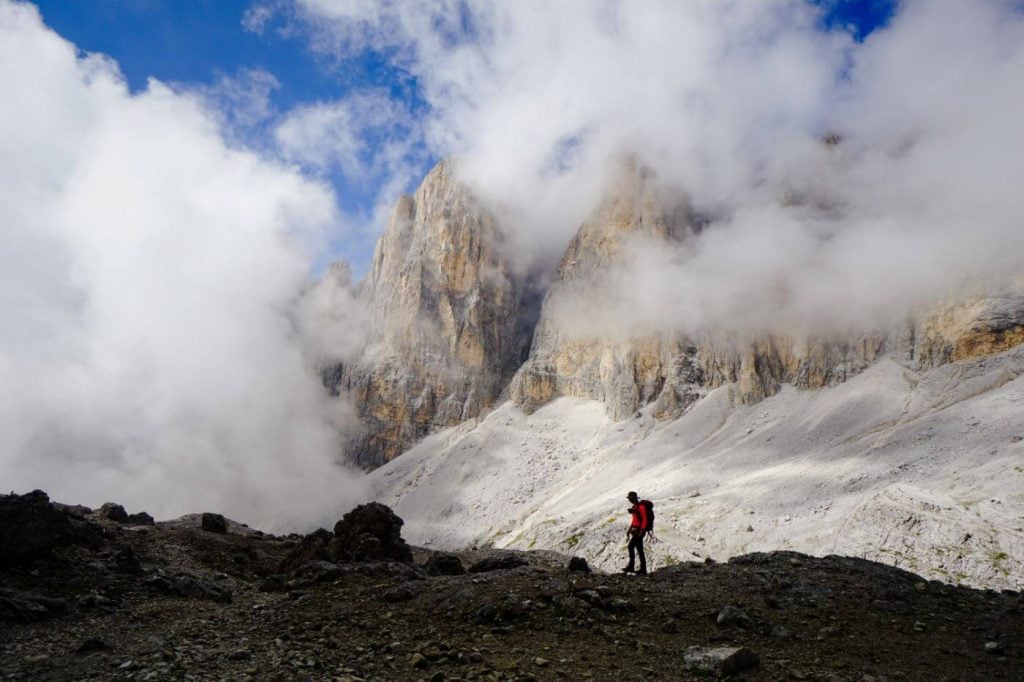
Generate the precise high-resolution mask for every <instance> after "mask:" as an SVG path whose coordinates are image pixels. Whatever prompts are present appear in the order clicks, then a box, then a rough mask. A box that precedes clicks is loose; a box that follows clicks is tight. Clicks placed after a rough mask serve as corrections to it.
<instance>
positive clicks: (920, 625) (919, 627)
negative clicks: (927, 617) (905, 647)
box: [914, 621, 928, 632]
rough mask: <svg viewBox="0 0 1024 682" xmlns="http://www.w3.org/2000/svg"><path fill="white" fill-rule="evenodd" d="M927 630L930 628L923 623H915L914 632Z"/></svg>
mask: <svg viewBox="0 0 1024 682" xmlns="http://www.w3.org/2000/svg"><path fill="white" fill-rule="evenodd" d="M926 629H928V626H927V625H925V624H924V623H922V622H921V621H916V622H915V623H914V632H924V631H925V630H926Z"/></svg>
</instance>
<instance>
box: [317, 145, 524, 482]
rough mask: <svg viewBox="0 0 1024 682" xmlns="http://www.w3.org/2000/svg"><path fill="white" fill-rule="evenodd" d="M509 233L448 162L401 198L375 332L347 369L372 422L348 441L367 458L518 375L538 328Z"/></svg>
mask: <svg viewBox="0 0 1024 682" xmlns="http://www.w3.org/2000/svg"><path fill="white" fill-rule="evenodd" d="M500 240H501V236H500V234H499V232H498V228H497V224H496V222H495V220H494V218H493V217H492V216H490V215H489V214H488V213H487V212H486V211H484V210H483V209H482V208H481V207H480V205H479V204H478V203H477V202H476V201H475V200H474V199H473V197H472V196H470V194H469V193H468V192H467V191H466V189H465V188H464V187H462V186H461V185H460V184H459V183H458V182H457V181H455V180H454V179H453V177H452V174H451V170H450V168H449V167H448V163H447V162H444V161H442V162H441V163H439V164H438V165H437V166H436V167H435V168H434V169H433V170H432V171H431V172H430V173H429V174H428V175H427V177H426V178H425V179H424V181H423V183H422V185H421V186H420V187H419V189H418V190H417V191H416V193H415V194H414V195H413V196H403V197H401V198H400V199H399V200H398V202H397V204H396V206H395V209H394V211H393V213H392V215H391V219H390V222H389V223H388V226H387V229H386V230H385V232H384V234H383V235H382V236H381V238H380V241H379V242H378V243H377V247H376V250H375V252H374V257H373V264H372V266H371V269H370V272H369V274H368V275H367V278H366V280H365V281H364V282H363V283H362V284H361V286H360V290H359V292H358V296H359V297H360V298H362V299H363V301H364V302H365V304H366V306H367V308H368V309H369V317H370V323H369V324H370V330H369V332H370V333H369V336H368V339H369V340H368V341H367V342H366V343H365V345H364V346H363V347H362V348H361V349H360V350H359V352H358V353H357V355H356V357H355V358H354V359H353V360H352V361H351V362H350V363H348V364H347V365H345V366H344V367H342V368H340V371H338V372H336V374H337V375H339V377H338V382H337V385H336V386H335V388H336V389H340V390H344V391H346V392H348V393H349V394H350V396H351V397H352V398H353V400H354V402H355V404H356V407H357V411H358V414H359V416H360V418H361V420H362V422H363V430H362V432H361V434H360V436H359V437H358V438H357V439H356V440H355V442H353V443H352V444H351V446H350V448H349V453H350V457H351V458H352V459H353V460H354V461H355V462H356V463H357V464H359V465H361V466H370V467H373V466H379V465H380V464H383V463H384V462H387V461H388V460H391V459H393V458H394V457H396V456H397V455H399V454H401V453H402V452H403V451H404V450H406V449H407V448H408V447H410V446H411V445H412V444H413V443H415V442H416V441H417V440H419V439H420V438H422V437H423V436H424V435H426V434H427V433H429V432H431V431H433V430H436V429H438V428H443V427H446V426H452V425H455V424H458V423H460V422H462V421H465V420H467V419H471V418H473V417H475V416H477V415H479V414H480V413H481V411H482V410H485V409H486V408H488V407H491V406H492V405H493V404H494V402H495V400H496V398H497V397H498V394H499V393H500V392H501V390H502V389H503V388H504V387H505V385H506V384H507V383H508V380H509V379H510V377H511V376H512V374H513V373H514V372H515V370H516V368H517V367H518V365H519V363H520V361H521V359H522V356H523V354H524V350H525V348H526V344H527V343H528V336H527V335H525V334H524V333H523V332H522V330H521V328H520V311H521V310H522V307H523V306H522V305H521V293H520V289H519V287H518V286H517V284H516V282H515V281H514V280H513V278H512V276H511V274H510V269H509V267H508V264H507V262H506V260H505V259H504V257H503V256H502V254H501V249H500Z"/></svg>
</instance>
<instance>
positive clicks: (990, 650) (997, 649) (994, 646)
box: [985, 642, 1003, 654]
mask: <svg viewBox="0 0 1024 682" xmlns="http://www.w3.org/2000/svg"><path fill="white" fill-rule="evenodd" d="M985 653H986V654H1001V653H1003V645H1002V644H1000V643H999V642H985Z"/></svg>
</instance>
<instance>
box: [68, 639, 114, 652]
mask: <svg viewBox="0 0 1024 682" xmlns="http://www.w3.org/2000/svg"><path fill="white" fill-rule="evenodd" d="M110 649H111V646H110V645H109V644H107V643H106V642H104V641H103V640H102V639H100V638H99V637H90V638H88V639H87V640H85V641H84V642H82V643H81V644H79V645H78V648H77V649H75V653H76V654H78V655H79V656H85V655H86V654H91V653H95V652H97V651H110Z"/></svg>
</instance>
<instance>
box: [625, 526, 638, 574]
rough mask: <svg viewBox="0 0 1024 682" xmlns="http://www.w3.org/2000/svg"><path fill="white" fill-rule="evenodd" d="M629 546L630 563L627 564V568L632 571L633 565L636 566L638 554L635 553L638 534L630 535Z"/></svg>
mask: <svg viewBox="0 0 1024 682" xmlns="http://www.w3.org/2000/svg"><path fill="white" fill-rule="evenodd" d="M628 547H629V565H628V566H626V569H627V570H630V571H632V570H633V567H634V566H636V554H635V552H636V536H635V535H630V536H629V545H628Z"/></svg>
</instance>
